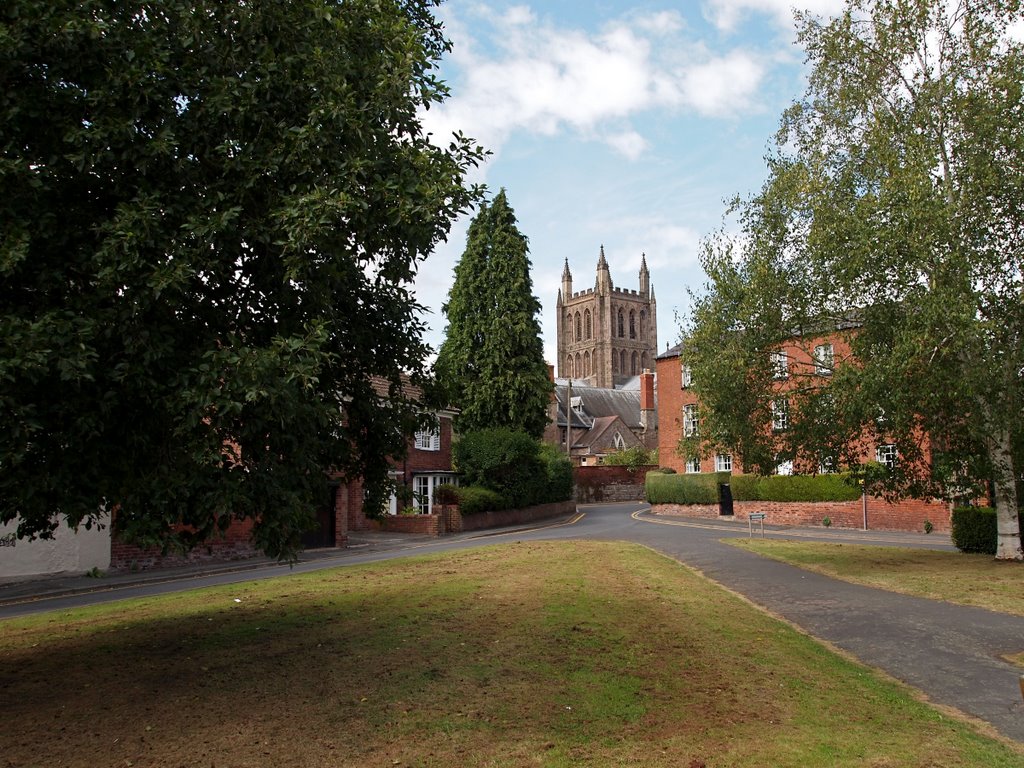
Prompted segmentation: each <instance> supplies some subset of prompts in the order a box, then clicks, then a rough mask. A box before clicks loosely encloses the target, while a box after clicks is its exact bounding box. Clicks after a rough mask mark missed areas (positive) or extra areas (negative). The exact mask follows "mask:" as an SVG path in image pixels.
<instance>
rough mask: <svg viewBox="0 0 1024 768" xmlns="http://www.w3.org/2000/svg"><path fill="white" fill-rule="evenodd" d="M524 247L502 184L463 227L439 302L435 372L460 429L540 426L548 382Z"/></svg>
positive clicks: (536, 430) (531, 429) (532, 429)
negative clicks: (442, 330) (460, 247)
mask: <svg viewBox="0 0 1024 768" xmlns="http://www.w3.org/2000/svg"><path fill="white" fill-rule="evenodd" d="M528 251H529V248H528V246H527V239H526V237H525V236H524V235H523V234H522V233H521V232H520V231H519V229H518V227H517V225H516V217H515V212H514V211H513V210H512V208H511V207H510V206H509V204H508V200H507V198H506V196H505V190H504V189H502V190H501V191H500V192H499V193H498V194H497V196H496V197H495V198H494V200H493V201H492V202H491V204H490V205H484V206H483V207H481V209H480V212H479V213H478V214H477V216H476V217H475V218H474V220H473V222H472V224H471V225H470V227H469V232H468V234H467V237H466V250H465V252H464V253H463V255H462V258H461V259H460V261H459V264H458V265H457V266H456V268H455V283H454V284H453V285H452V289H451V291H450V292H449V294H448V303H447V304H445V306H444V313H445V316H446V317H447V319H448V327H447V330H446V338H445V341H444V344H443V345H442V346H441V351H440V353H439V355H438V360H437V373H438V379H439V381H440V382H441V384H442V385H443V386H444V387H445V388H446V390H447V393H448V396H449V397H450V398H451V401H452V403H453V404H454V405H456V406H458V407H459V409H460V411H461V413H460V415H459V417H458V418H457V420H456V428H457V429H458V430H459V431H460V432H473V431H476V430H479V429H485V428H488V427H509V428H512V429H517V430H521V431H523V432H526V433H528V434H530V435H532V436H534V437H540V435H541V433H542V432H543V431H544V427H545V425H546V423H547V405H548V397H549V393H550V391H551V383H550V381H549V379H548V371H547V364H546V363H545V362H544V348H543V344H542V342H541V338H540V323H539V321H538V319H537V315H538V313H539V312H540V300H539V299H537V297H536V296H534V295H533V281H532V279H531V278H530V259H529V257H528V255H527V254H528Z"/></svg>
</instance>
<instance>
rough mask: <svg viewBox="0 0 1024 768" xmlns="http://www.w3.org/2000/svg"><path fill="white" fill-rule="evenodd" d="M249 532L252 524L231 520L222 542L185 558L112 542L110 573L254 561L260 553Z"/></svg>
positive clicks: (218, 540) (211, 543) (215, 541)
mask: <svg viewBox="0 0 1024 768" xmlns="http://www.w3.org/2000/svg"><path fill="white" fill-rule="evenodd" d="M252 528H253V522H252V520H233V521H232V522H231V525H230V526H228V529H227V531H225V534H224V536H223V538H216V539H211V540H210V541H208V542H205V543H203V544H200V545H199V546H197V547H195V548H194V549H193V550H192V551H191V552H188V553H186V554H184V555H181V554H172V553H168V554H167V555H162V554H161V553H160V548H159V547H138V546H136V545H134V544H128V543H126V542H123V541H120V540H118V539H117V538H114V539H112V540H111V542H110V569H111V570H113V571H143V570H146V569H149V568H173V567H179V566H183V565H190V564H192V563H204V562H214V561H226V560H242V559H245V558H250V557H254V556H255V555H257V554H259V553H258V552H257V551H256V548H255V547H254V546H253V544H252Z"/></svg>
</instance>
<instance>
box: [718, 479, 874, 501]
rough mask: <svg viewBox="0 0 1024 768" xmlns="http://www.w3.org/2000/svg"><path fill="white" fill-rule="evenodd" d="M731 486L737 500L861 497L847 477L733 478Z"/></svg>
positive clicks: (804, 499) (833, 499)
mask: <svg viewBox="0 0 1024 768" xmlns="http://www.w3.org/2000/svg"><path fill="white" fill-rule="evenodd" d="M731 485H732V497H733V499H734V500H736V501H855V500H856V499H859V498H860V494H861V491H860V486H858V485H855V484H853V483H852V482H850V476H849V475H847V474H836V475H767V476H760V475H734V476H733V478H732V483H731Z"/></svg>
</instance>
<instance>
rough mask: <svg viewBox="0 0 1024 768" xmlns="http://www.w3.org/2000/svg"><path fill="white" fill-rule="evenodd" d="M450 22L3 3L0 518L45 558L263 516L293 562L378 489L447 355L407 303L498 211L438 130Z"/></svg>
mask: <svg viewBox="0 0 1024 768" xmlns="http://www.w3.org/2000/svg"><path fill="white" fill-rule="evenodd" d="M432 5H434V2H432V0H383V1H380V0H373V1H371V0H345V2H332V1H331V0H310V1H309V2H302V3H249V2H240V1H235V2H219V1H218V2H204V1H203V0H188V1H187V2H179V1H178V0H168V1H166V2H159V3H149V2H141V3H123V2H115V1H114V0H90V1H89V2H70V1H63V0H58V1H56V2H53V1H51V0H46V1H45V2H44V1H43V0H10V1H9V2H7V3H5V4H4V5H3V8H2V10H0V187H2V189H3V196H2V197H0V420H2V423H0V519H2V520H3V521H5V522H6V521H10V520H12V519H18V520H19V524H18V533H19V535H20V536H32V535H38V536H46V535H48V534H50V533H51V532H52V531H53V530H54V528H55V526H56V525H57V522H58V520H59V519H61V518H66V520H67V521H68V522H69V523H70V524H71V525H78V524H86V525H90V524H92V523H93V522H97V521H99V520H101V519H102V518H103V517H104V516H105V514H107V512H109V511H111V510H114V511H115V514H114V521H115V525H116V527H117V528H118V529H119V530H120V531H121V533H122V534H123V535H124V536H127V537H128V538H130V539H133V540H137V541H140V542H162V543H165V544H175V543H178V544H185V545H187V544H189V543H192V542H194V541H196V540H200V539H203V538H205V537H208V536H210V535H212V534H214V533H215V532H216V531H217V530H218V529H222V528H224V527H226V526H227V525H228V524H229V523H230V521H231V520H232V519H233V518H235V517H250V518H253V519H255V521H256V527H255V538H256V542H257V544H258V545H259V546H260V547H262V548H263V549H264V550H265V551H267V552H268V553H271V554H277V555H281V556H288V555H290V554H291V553H292V552H294V547H295V546H296V544H297V541H298V536H299V534H300V533H301V531H302V529H303V528H304V527H305V526H306V525H307V524H308V523H309V521H310V520H311V515H310V510H311V509H312V508H313V507H314V506H315V505H317V504H320V503H322V497H323V487H324V482H325V480H324V477H325V476H324V472H325V470H327V469H328V468H330V467H336V468H339V469H341V470H344V471H346V472H349V473H352V474H360V475H364V476H366V478H367V479H368V481H369V483H370V485H371V488H377V487H379V486H380V485H381V482H380V481H382V480H384V479H385V472H386V462H385V458H386V457H387V456H388V455H389V454H395V453H401V451H402V450H403V449H404V438H403V437H402V435H404V434H406V433H407V432H408V430H409V427H410V425H411V424H412V421H413V420H414V419H415V411H414V408H413V406H412V404H410V403H407V402H405V401H403V399H402V397H401V388H400V373H402V372H405V373H408V374H410V375H412V376H413V377H414V378H416V377H417V376H420V375H422V372H423V370H424V360H425V354H426V352H427V350H426V349H425V346H424V344H423V343H422V341H421V330H422V326H421V321H420V308H419V307H418V306H417V305H416V302H415V301H414V298H413V296H412V295H411V294H410V289H409V286H410V283H411V281H412V279H413V278H414V276H415V273H416V270H417V267H418V265H419V263H420V262H421V261H422V259H423V258H424V257H425V256H426V255H427V254H428V253H429V252H430V251H431V249H432V248H433V247H434V246H435V244H436V243H437V242H438V241H439V240H440V239H442V238H444V237H445V236H446V234H447V232H448V230H449V226H450V223H451V222H452V220H453V219H454V218H455V217H456V216H457V215H459V213H460V212H462V211H464V210H466V209H467V208H468V206H469V205H470V204H472V202H473V200H474V198H475V196H476V190H475V189H471V188H467V187H466V185H464V182H463V179H464V174H465V172H466V170H467V168H468V167H469V166H470V165H472V164H474V163H475V162H476V161H477V159H478V157H479V152H478V149H477V148H475V147H474V146H472V145H471V144H469V143H468V142H467V141H466V140H465V139H463V138H462V137H459V136H457V137H455V139H454V141H453V142H452V143H451V145H450V146H449V147H447V148H437V147H435V146H433V145H432V144H431V143H429V142H428V141H427V137H426V136H425V135H424V132H423V130H422V129H421V125H420V120H419V117H418V115H419V112H420V110H422V109H426V108H428V107H429V106H430V104H431V103H434V102H437V101H439V100H440V99H442V98H443V97H444V95H445V89H444V87H443V85H442V84H441V83H440V82H439V81H438V80H437V79H436V78H435V75H434V70H433V65H434V63H435V62H436V61H437V60H438V58H439V57H440V56H441V55H442V54H443V53H444V52H445V51H446V50H447V49H448V45H449V44H448V42H447V41H446V40H445V39H444V37H443V35H442V31H441V27H440V24H439V23H438V22H437V21H436V20H435V19H434V17H433V15H432V9H431V6H432ZM372 377H376V378H377V380H378V382H379V381H381V380H383V381H386V382H388V386H389V387H390V389H391V397H390V398H381V397H379V396H377V394H376V393H375V391H374V389H373V387H372V386H371V378H372ZM182 525H184V528H182V527H181V526H182Z"/></svg>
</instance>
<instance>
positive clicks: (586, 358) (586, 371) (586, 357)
mask: <svg viewBox="0 0 1024 768" xmlns="http://www.w3.org/2000/svg"><path fill="white" fill-rule="evenodd" d="M583 375H584V376H589V375H590V353H589V352H584V353H583Z"/></svg>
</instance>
